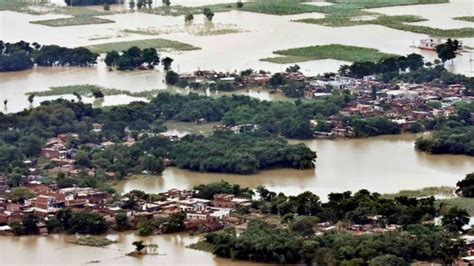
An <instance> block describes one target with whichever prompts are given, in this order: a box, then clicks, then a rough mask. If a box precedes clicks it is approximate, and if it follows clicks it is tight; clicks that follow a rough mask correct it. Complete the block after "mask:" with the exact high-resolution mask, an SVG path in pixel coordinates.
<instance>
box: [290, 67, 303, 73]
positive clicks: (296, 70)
mask: <svg viewBox="0 0 474 266" xmlns="http://www.w3.org/2000/svg"><path fill="white" fill-rule="evenodd" d="M300 69H301V68H300V66H299V65H294V66H289V67H287V68H286V72H288V73H296V72H298V71H300Z"/></svg>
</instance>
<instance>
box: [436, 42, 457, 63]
mask: <svg viewBox="0 0 474 266" xmlns="http://www.w3.org/2000/svg"><path fill="white" fill-rule="evenodd" d="M458 50H459V41H458V40H451V39H448V40H447V41H446V42H445V43H443V44H440V45H438V46H436V53H438V57H439V59H441V61H443V63H444V62H446V61H448V60H452V59H454V58H456V53H457V51H458Z"/></svg>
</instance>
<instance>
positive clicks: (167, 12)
mask: <svg viewBox="0 0 474 266" xmlns="http://www.w3.org/2000/svg"><path fill="white" fill-rule="evenodd" d="M204 8H210V9H211V10H212V11H213V12H214V13H218V12H227V11H231V10H233V9H234V8H236V7H234V6H233V5H232V4H215V5H205V6H193V7H190V6H180V5H171V6H169V7H166V6H161V7H155V8H151V9H149V8H142V9H140V10H139V11H140V12H145V13H150V14H155V15H160V16H175V17H176V16H184V15H187V14H193V15H198V14H202V13H203V10H204Z"/></svg>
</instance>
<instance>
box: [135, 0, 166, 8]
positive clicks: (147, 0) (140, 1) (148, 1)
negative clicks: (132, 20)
mask: <svg viewBox="0 0 474 266" xmlns="http://www.w3.org/2000/svg"><path fill="white" fill-rule="evenodd" d="M163 4H165V5H166V6H170V5H171V2H170V1H169V0H163ZM128 6H129V7H130V9H135V7H137V9H142V8H144V7H146V6H148V8H151V7H152V6H153V0H137V1H135V0H130V1H129V2H128Z"/></svg>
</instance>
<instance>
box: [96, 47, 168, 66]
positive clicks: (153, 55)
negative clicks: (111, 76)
mask: <svg viewBox="0 0 474 266" xmlns="http://www.w3.org/2000/svg"><path fill="white" fill-rule="evenodd" d="M104 61H105V64H106V65H107V66H109V67H117V69H118V70H122V71H125V70H133V69H138V68H142V67H144V68H148V69H153V68H154V67H155V66H157V65H159V64H160V57H159V55H158V52H157V51H156V49H155V48H145V49H143V50H142V49H140V48H138V47H136V46H132V47H130V48H129V49H127V50H126V51H122V52H121V53H118V52H117V51H110V52H107V54H106V56H105V60H104ZM172 62H173V59H171V58H169V57H165V58H163V59H161V64H162V65H163V69H164V70H169V69H170V68H171V63H172Z"/></svg>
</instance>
